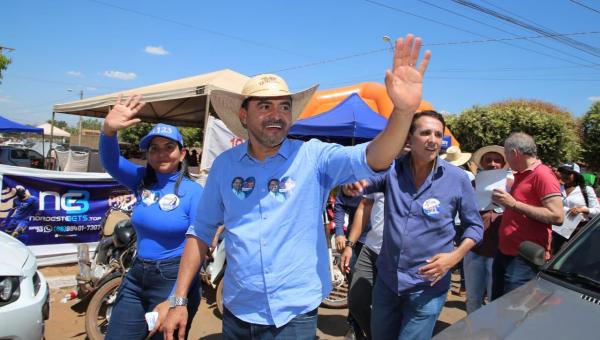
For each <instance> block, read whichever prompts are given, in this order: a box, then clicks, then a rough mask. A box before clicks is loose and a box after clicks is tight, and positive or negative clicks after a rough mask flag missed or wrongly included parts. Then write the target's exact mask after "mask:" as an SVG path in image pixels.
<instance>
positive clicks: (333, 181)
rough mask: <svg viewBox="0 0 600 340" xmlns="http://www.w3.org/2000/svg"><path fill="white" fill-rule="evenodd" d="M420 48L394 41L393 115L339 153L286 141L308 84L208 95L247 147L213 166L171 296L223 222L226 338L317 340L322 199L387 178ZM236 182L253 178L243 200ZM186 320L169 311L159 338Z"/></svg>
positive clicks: (259, 81) (418, 72)
mask: <svg viewBox="0 0 600 340" xmlns="http://www.w3.org/2000/svg"><path fill="white" fill-rule="evenodd" d="M420 45H421V42H420V39H419V38H417V39H414V37H413V36H412V35H408V36H407V37H406V40H404V39H399V40H398V41H397V43H396V48H395V50H394V56H393V67H392V70H390V71H387V74H386V89H387V94H388V96H389V97H390V99H391V100H392V102H393V104H394V110H393V112H392V114H391V115H390V118H389V120H388V123H387V126H386V127H385V129H384V130H383V132H382V133H381V134H379V135H378V136H377V137H376V138H375V139H374V140H373V141H372V142H371V143H368V144H359V145H356V146H352V147H342V146H340V145H337V144H329V143H323V142H320V141H318V140H311V141H308V142H303V141H299V140H290V139H288V138H286V136H287V134H288V131H289V128H290V126H291V124H292V123H293V122H294V120H295V119H297V118H298V116H299V115H300V113H301V112H302V111H303V110H304V108H305V107H306V105H307V104H308V102H309V101H310V99H311V97H312V95H313V93H314V92H315V91H316V86H314V87H311V88H309V89H306V90H303V91H299V92H297V93H293V92H291V91H290V90H289V88H288V86H287V84H286V83H285V81H284V80H283V79H282V78H281V77H279V76H277V75H274V74H261V75H257V76H255V77H252V78H251V79H250V80H249V81H248V82H247V83H246V84H245V85H244V87H243V88H242V92H241V93H233V92H228V91H221V90H213V91H212V92H211V100H210V102H211V104H212V105H213V106H214V109H215V111H216V113H217V115H218V116H219V117H220V118H221V120H222V121H223V122H224V123H225V125H226V126H227V127H228V128H229V130H231V131H232V132H233V133H234V134H235V135H237V136H238V137H240V138H243V139H245V140H246V142H244V143H242V144H240V145H238V146H236V147H234V148H232V149H230V150H227V151H225V152H223V153H222V154H221V155H219V156H218V157H217V158H216V159H215V161H214V163H213V165H212V169H211V172H210V174H209V176H208V180H207V182H206V187H205V191H204V194H203V196H202V198H201V200H200V204H199V207H198V214H197V219H196V220H195V221H194V222H193V224H192V227H191V228H190V230H189V232H188V239H187V242H186V250H185V252H184V255H183V259H182V266H181V268H184V270H182V271H181V272H180V275H179V276H178V278H177V288H176V290H175V292H174V295H175V296H176V297H177V296H185V294H186V293H187V291H188V289H189V283H190V281H191V278H192V277H193V276H195V275H196V273H197V272H198V269H199V268H200V264H201V261H202V259H203V258H204V255H205V254H206V251H207V248H208V247H207V245H208V244H209V243H210V240H211V238H212V236H213V235H214V232H215V230H216V228H217V227H218V226H219V225H221V224H223V223H224V224H225V231H224V233H225V237H226V239H227V242H226V243H225V247H226V253H227V270H226V272H225V276H224V278H223V280H224V283H225V285H224V288H223V304H224V313H223V337H224V338H225V339H250V338H253V339H314V338H315V336H316V328H317V308H318V306H319V305H320V304H321V301H322V299H323V298H325V297H327V296H328V295H329V293H330V291H331V277H330V273H329V257H328V252H327V242H326V240H325V233H324V232H323V220H322V211H323V207H324V205H325V201H326V199H327V195H328V194H329V192H330V191H331V189H333V188H334V187H335V186H338V185H340V184H343V183H348V182H353V181H357V180H359V179H362V178H367V177H371V176H375V175H377V174H381V173H382V172H385V171H387V170H388V169H389V167H390V165H391V164H392V162H393V160H394V158H395V156H396V155H397V154H398V153H399V151H400V150H401V149H402V146H403V145H404V141H405V139H406V136H407V134H408V130H409V122H410V121H411V119H412V117H413V116H414V114H415V111H416V110H417V108H418V107H419V105H420V103H421V94H422V80H423V75H424V73H425V70H426V68H427V65H428V62H429V58H430V52H426V53H425V56H424V58H423V61H422V62H421V63H419V64H418V63H417V61H418V59H419V51H420ZM236 176H239V177H242V178H244V179H246V178H249V177H254V178H255V186H254V190H253V191H252V192H251V193H249V195H248V196H247V197H246V198H245V199H243V200H241V199H238V198H237V197H236V196H235V195H234V194H233V193H231V190H228V189H230V185H231V181H232V179H233V178H235V177H236ZM272 179H277V180H278V181H279V192H280V193H281V194H282V195H283V198H284V199H283V200H282V201H278V200H277V199H275V198H274V197H273V195H271V194H269V192H268V189H269V181H270V180H272ZM190 321H191V320H190ZM187 323H188V316H187V310H186V309H185V308H182V307H175V308H173V309H171V310H170V311H169V315H168V317H167V321H166V323H165V327H163V330H164V334H165V337H166V338H167V339H171V336H172V334H173V332H174V331H175V329H179V330H180V332H181V329H182V328H185V326H186V324H187ZM181 334H182V333H181Z"/></svg>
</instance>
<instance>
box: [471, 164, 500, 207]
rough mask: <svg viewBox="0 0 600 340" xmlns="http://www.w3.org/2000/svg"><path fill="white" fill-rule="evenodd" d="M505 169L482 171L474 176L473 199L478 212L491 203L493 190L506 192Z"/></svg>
mask: <svg viewBox="0 0 600 340" xmlns="http://www.w3.org/2000/svg"><path fill="white" fill-rule="evenodd" d="M507 174H508V173H507V171H506V170H505V169H499V170H484V171H480V172H479V173H477V176H475V199H476V200H477V206H478V207H479V210H484V209H486V208H487V207H488V206H489V205H490V204H491V203H492V192H493V191H494V189H502V190H506V175H507Z"/></svg>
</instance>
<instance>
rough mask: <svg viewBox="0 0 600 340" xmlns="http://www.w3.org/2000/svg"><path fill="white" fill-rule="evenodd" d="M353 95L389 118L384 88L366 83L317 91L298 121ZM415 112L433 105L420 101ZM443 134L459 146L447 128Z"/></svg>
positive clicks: (323, 110)
mask: <svg viewBox="0 0 600 340" xmlns="http://www.w3.org/2000/svg"><path fill="white" fill-rule="evenodd" d="M353 93H356V94H358V95H359V96H360V97H361V99H362V100H364V101H365V103H367V105H369V107H370V108H371V109H372V110H373V111H375V112H377V113H379V114H380V115H382V116H384V117H385V118H389V116H390V114H391V113H392V110H393V109H394V104H392V100H391V99H390V97H388V95H387V91H386V89H385V86H383V85H382V84H379V83H374V82H367V83H359V84H356V85H351V86H346V87H339V88H335V89H329V90H323V91H318V92H317V93H315V95H314V96H313V97H312V99H311V100H310V102H309V103H308V105H306V108H305V109H304V111H302V113H301V114H300V117H299V119H303V118H308V117H312V116H315V115H318V114H319V113H323V112H325V111H329V110H331V109H333V108H334V107H335V106H336V105H338V104H339V103H340V102H341V101H342V100H344V99H346V98H347V97H348V96H349V95H351V94H353ZM417 110H418V111H424V110H433V105H431V103H429V102H427V101H424V100H423V101H421V105H419V108H418V109H417ZM444 134H445V135H447V136H450V138H451V145H457V146H458V145H459V143H458V141H457V140H456V138H454V135H453V134H452V132H451V131H450V130H449V129H448V128H447V127H446V131H445V132H444Z"/></svg>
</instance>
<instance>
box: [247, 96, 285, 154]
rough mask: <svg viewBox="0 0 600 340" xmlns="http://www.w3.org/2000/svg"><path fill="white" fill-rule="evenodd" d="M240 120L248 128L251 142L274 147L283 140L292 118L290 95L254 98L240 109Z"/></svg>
mask: <svg viewBox="0 0 600 340" xmlns="http://www.w3.org/2000/svg"><path fill="white" fill-rule="evenodd" d="M240 120H241V122H242V123H243V124H244V125H245V126H246V129H247V130H248V137H249V139H250V143H254V144H255V145H256V144H258V145H259V146H262V147H267V148H273V147H276V146H278V145H279V144H281V143H282V142H283V139H284V138H285V136H287V133H288V131H289V129H290V122H291V120H292V100H291V98H290V97H267V98H252V99H250V100H249V101H248V108H247V109H244V108H241V109H240Z"/></svg>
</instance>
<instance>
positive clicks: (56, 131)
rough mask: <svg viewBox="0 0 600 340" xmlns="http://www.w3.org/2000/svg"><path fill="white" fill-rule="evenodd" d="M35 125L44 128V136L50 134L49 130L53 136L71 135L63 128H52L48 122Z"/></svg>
mask: <svg viewBox="0 0 600 340" xmlns="http://www.w3.org/2000/svg"><path fill="white" fill-rule="evenodd" d="M37 127H39V128H42V129H44V136H50V135H51V132H52V135H54V137H71V134H70V133H68V132H67V131H65V130H63V129H59V128H57V127H56V126H55V127H54V129H52V125H51V124H50V123H44V124H41V125H38V126H37Z"/></svg>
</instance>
